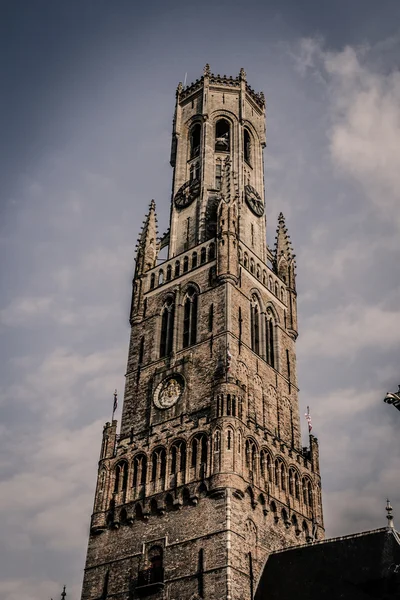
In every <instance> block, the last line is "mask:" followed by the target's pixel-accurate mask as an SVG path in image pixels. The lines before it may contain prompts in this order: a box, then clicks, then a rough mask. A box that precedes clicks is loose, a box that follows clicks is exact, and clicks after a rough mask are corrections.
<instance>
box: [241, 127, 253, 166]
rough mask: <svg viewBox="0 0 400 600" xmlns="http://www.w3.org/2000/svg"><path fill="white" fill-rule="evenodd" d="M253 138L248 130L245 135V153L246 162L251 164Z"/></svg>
mask: <svg viewBox="0 0 400 600" xmlns="http://www.w3.org/2000/svg"><path fill="white" fill-rule="evenodd" d="M251 150H252V148H251V136H250V133H249V131H248V130H247V129H245V130H244V133H243V153H244V160H245V161H246V162H248V163H249V164H251Z"/></svg>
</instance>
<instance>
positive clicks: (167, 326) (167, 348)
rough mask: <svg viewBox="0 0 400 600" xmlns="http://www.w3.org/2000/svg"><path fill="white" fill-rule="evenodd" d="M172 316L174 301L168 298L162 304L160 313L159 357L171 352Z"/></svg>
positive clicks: (172, 337)
mask: <svg viewBox="0 0 400 600" xmlns="http://www.w3.org/2000/svg"><path fill="white" fill-rule="evenodd" d="M174 315H175V303H174V300H173V298H168V299H167V300H166V302H165V303H164V306H163V309H162V313H161V338H160V357H163V356H168V355H169V354H171V352H172V347H173V339H174Z"/></svg>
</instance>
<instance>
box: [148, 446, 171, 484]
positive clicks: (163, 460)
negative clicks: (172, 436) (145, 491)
mask: <svg viewBox="0 0 400 600" xmlns="http://www.w3.org/2000/svg"><path fill="white" fill-rule="evenodd" d="M166 465H167V455H166V452H165V449H164V448H157V449H156V450H154V452H153V454H152V457H151V480H152V481H157V480H158V479H165V471H166Z"/></svg>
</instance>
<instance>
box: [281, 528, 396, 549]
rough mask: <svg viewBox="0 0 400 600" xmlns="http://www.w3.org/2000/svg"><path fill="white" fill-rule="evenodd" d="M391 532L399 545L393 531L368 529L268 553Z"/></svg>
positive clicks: (389, 529)
mask: <svg viewBox="0 0 400 600" xmlns="http://www.w3.org/2000/svg"><path fill="white" fill-rule="evenodd" d="M384 531H386V532H392V533H393V535H394V537H395V538H396V540H397V541H398V543H399V544H400V534H399V532H398V531H396V530H395V529H391V528H389V527H379V528H378V529H369V530H368V531H360V532H358V533H349V534H348V535H339V536H337V537H332V538H327V539H325V540H315V541H314V542H311V543H306V544H299V545H297V546H288V547H287V548H282V549H281V550H274V551H273V552H271V553H270V556H272V554H280V553H281V552H288V551H289V550H297V549H298V548H310V546H318V545H321V544H328V543H329V542H337V541H339V540H346V539H350V538H356V537H362V536H364V535H369V534H371V533H382V532H384Z"/></svg>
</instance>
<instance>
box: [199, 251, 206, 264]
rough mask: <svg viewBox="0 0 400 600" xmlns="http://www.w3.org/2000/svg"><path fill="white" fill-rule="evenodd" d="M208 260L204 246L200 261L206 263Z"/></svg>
mask: <svg viewBox="0 0 400 600" xmlns="http://www.w3.org/2000/svg"><path fill="white" fill-rule="evenodd" d="M206 261H207V250H206V248H204V247H203V248H202V249H201V252H200V262H201V264H204V263H205V262H206Z"/></svg>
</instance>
